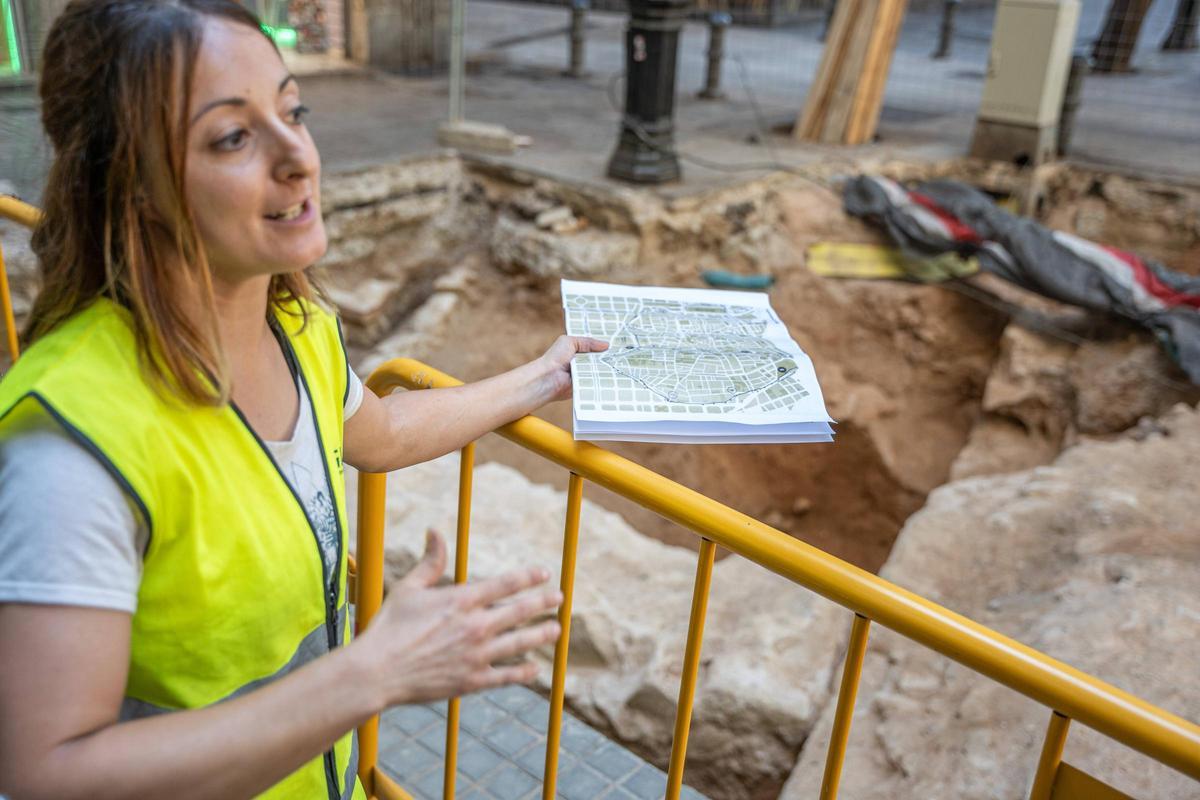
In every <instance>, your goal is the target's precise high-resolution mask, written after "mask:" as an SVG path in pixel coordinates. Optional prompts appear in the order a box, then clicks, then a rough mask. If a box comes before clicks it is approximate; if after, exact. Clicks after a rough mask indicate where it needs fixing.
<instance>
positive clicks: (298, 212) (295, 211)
mask: <svg viewBox="0 0 1200 800" xmlns="http://www.w3.org/2000/svg"><path fill="white" fill-rule="evenodd" d="M266 216H267V219H269V220H271V221H272V222H307V221H308V220H309V219H310V218H311V217H312V203H310V202H309V201H308V200H307V199H305V200H302V201H300V202H299V203H297V204H296V205H294V206H291V207H289V208H285V209H283V210H282V211H277V212H275V213H274V214H267V215H266Z"/></svg>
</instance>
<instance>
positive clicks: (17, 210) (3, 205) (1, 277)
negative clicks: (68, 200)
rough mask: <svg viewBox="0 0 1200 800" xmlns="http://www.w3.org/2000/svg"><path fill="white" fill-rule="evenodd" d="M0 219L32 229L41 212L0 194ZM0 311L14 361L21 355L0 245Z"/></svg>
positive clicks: (6, 269) (0, 246) (9, 352)
mask: <svg viewBox="0 0 1200 800" xmlns="http://www.w3.org/2000/svg"><path fill="white" fill-rule="evenodd" d="M0 217H3V218H4V219H10V220H12V221H13V222H16V223H17V224H19V225H24V226H25V227H26V228H33V227H34V226H35V225H37V224H38V222H39V221H40V220H41V218H42V212H41V211H38V210H37V209H36V208H34V207H33V206H31V205H29V204H28V203H26V202H23V201H21V200H18V199H17V198H15V197H12V196H10V195H6V194H0ZM0 307H2V308H0V311H2V312H3V314H4V334H5V338H6V340H7V342H8V357H9V359H10V360H11V361H16V360H17V356H19V355H20V354H21V346H20V344H19V343H18V341H17V321H16V318H15V317H14V316H13V306H12V294H11V293H10V292H9V290H8V266H7V265H6V264H5V263H4V246H3V244H0Z"/></svg>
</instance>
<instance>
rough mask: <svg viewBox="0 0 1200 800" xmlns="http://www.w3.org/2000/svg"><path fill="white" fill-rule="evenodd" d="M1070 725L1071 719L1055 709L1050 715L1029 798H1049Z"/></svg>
mask: <svg viewBox="0 0 1200 800" xmlns="http://www.w3.org/2000/svg"><path fill="white" fill-rule="evenodd" d="M1070 725H1071V720H1070V719H1069V718H1068V717H1066V716H1064V715H1062V714H1060V713H1058V712H1057V711H1055V712H1054V713H1052V714H1051V715H1050V724H1049V725H1047V726H1046V738H1045V740H1044V741H1043V742H1042V756H1041V758H1039V759H1038V766H1037V773H1036V774H1035V775H1034V776H1033V788H1032V789H1031V790H1030V791H1029V800H1050V790H1051V789H1053V788H1054V776H1055V775H1057V774H1058V765H1059V764H1061V763H1062V754H1063V747H1065V746H1066V744H1067V728H1069V727H1070Z"/></svg>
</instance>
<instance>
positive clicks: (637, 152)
mask: <svg viewBox="0 0 1200 800" xmlns="http://www.w3.org/2000/svg"><path fill="white" fill-rule="evenodd" d="M646 139H649V140H650V141H649V142H648V141H645V140H644V139H643V138H642V137H640V136H638V135H637V133H635V132H634V131H632V130H630V129H629V128H628V126H623V127H622V130H621V136H620V138H619V139H618V140H617V149H616V150H614V151H613V154H612V158H610V159H609V161H608V177H610V178H616V179H617V180H622V181H629V182H630V183H645V184H658V183H670V182H671V181H677V180H679V176H680V170H679V157H678V156H676V155H675V150H674V148H673V146H672V144H673V143H672V137H670V136H665V137H663V136H651V135H648V134H647V135H646ZM656 140H662V141H656ZM651 142H653V144H651Z"/></svg>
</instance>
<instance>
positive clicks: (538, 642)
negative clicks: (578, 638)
mask: <svg viewBox="0 0 1200 800" xmlns="http://www.w3.org/2000/svg"><path fill="white" fill-rule="evenodd" d="M559 633H560V629H559V626H558V623H557V622H543V623H542V624H541V625H532V626H530V627H528V628H518V629H517V630H515V631H509V632H508V633H504V634H501V635H500V636H497V637H496V638H495V639H492V641H491V642H489V643H488V644H487V645H486V646H485V647H484V648H483V652H482V654H481V655H482V656H483V657H484V659H485V660H486V661H487V662H488V663H489V664H491V663H495V662H497V661H504V660H506V659H509V658H512V657H513V656H519V655H524V654H525V653H528V652H529V651H530V650H536V649H537V648H539V647H541V646H542V645H545V644H549V643H550V642H553V641H555V640H556V639H558V635H559Z"/></svg>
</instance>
